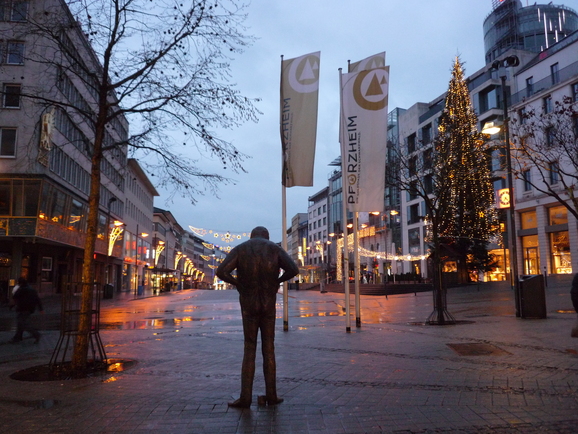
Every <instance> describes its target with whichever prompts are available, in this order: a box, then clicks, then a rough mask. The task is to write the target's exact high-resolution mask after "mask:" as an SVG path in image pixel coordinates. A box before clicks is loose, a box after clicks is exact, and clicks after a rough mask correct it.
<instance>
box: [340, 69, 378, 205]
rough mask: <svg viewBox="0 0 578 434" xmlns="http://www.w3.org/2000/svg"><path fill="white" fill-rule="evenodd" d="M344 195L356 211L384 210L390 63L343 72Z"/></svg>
mask: <svg viewBox="0 0 578 434" xmlns="http://www.w3.org/2000/svg"><path fill="white" fill-rule="evenodd" d="M341 83H342V89H341V93H342V107H341V117H342V119H341V138H340V142H341V158H342V167H343V171H344V173H343V199H344V200H345V201H346V203H347V208H348V209H349V211H352V212H355V211H357V212H363V211H367V212H372V211H383V208H384V187H385V163H386V155H387V105H388V92H389V66H385V67H381V68H374V69H370V70H364V71H360V72H353V73H349V74H343V75H342V77H341Z"/></svg>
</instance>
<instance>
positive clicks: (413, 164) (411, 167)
mask: <svg viewBox="0 0 578 434" xmlns="http://www.w3.org/2000/svg"><path fill="white" fill-rule="evenodd" d="M407 170H408V172H409V176H410V177H412V176H415V175H416V174H417V156H414V157H411V158H410V159H409V161H408V168H407Z"/></svg>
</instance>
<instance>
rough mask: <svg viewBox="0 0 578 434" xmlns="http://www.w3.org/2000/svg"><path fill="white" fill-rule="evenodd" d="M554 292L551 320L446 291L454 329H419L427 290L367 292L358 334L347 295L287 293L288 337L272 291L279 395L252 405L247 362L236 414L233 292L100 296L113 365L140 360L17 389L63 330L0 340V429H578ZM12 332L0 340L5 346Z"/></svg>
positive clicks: (489, 295)
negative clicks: (348, 316) (243, 400)
mask: <svg viewBox="0 0 578 434" xmlns="http://www.w3.org/2000/svg"><path fill="white" fill-rule="evenodd" d="M551 280H552V279H549V282H550V281H551ZM565 285H566V283H565V282H561V283H560V285H559V286H551V287H550V288H548V319H546V320H522V319H519V318H516V317H515V314H514V311H513V305H514V304H513V297H512V294H511V291H510V290H509V288H507V287H505V286H503V285H502V286H500V285H497V284H492V285H482V286H481V287H480V288H479V290H478V288H477V287H472V288H461V289H455V290H451V291H450V293H449V294H448V304H449V310H450V312H451V313H452V314H453V315H454V316H455V317H456V319H458V320H459V321H464V323H458V324H456V325H452V326H426V325H423V323H422V324H419V323H420V321H424V320H425V319H426V318H427V317H428V315H429V314H430V313H431V311H432V297H431V294H430V293H418V294H417V295H414V294H407V295H398V296H391V295H390V296H388V297H387V299H386V298H385V297H383V296H381V297H380V296H362V306H361V318H362V326H361V327H360V328H357V327H352V330H351V332H350V333H347V332H346V328H345V317H344V316H343V311H344V310H343V306H344V299H343V294H335V293H326V294H320V293H319V292H313V291H291V292H290V293H289V296H290V297H289V312H290V314H289V331H287V332H283V331H282V318H281V315H282V297H281V296H279V299H278V300H279V304H278V314H279V318H278V323H277V335H276V354H277V377H278V391H279V395H280V396H281V397H283V398H284V399H285V401H284V402H283V403H282V404H280V405H278V406H275V407H268V406H259V405H257V395H258V394H261V393H262V392H263V390H264V384H263V379H262V371H261V370H262V366H261V364H260V363H259V357H258V358H257V361H258V366H257V371H256V377H255V389H254V395H255V396H254V400H253V401H254V402H253V405H252V406H251V408H250V409H247V410H238V409H232V408H229V407H228V406H227V402H229V401H232V400H233V399H236V398H237V397H238V393H239V389H240V370H241V359H242V354H243V334H242V325H241V315H240V311H239V308H238V302H237V299H238V297H237V294H236V293H235V291H182V292H178V293H169V294H165V295H163V296H160V297H152V298H143V299H137V300H132V299H130V298H128V299H125V300H120V299H113V300H107V301H106V302H104V301H103V312H102V320H103V323H104V324H110V325H118V324H120V325H121V326H119V327H112V326H111V327H105V328H104V329H103V330H102V331H101V337H102V340H103V343H104V344H105V349H106V351H107V354H108V356H109V357H111V358H118V359H127V360H134V361H135V362H137V363H136V365H135V366H133V367H131V368H130V369H127V370H124V371H121V372H111V373H109V374H108V375H106V376H105V377H104V378H87V379H82V380H72V381H60V382H22V381H16V380H13V379H11V378H10V377H9V376H10V374H12V373H14V372H16V371H18V370H21V369H25V368H27V367H31V366H38V365H40V364H42V363H46V362H47V361H48V360H49V358H50V354H51V351H52V348H53V346H54V344H55V343H56V341H57V339H58V333H57V332H54V331H46V332H44V333H43V340H42V341H41V343H40V344H39V345H38V346H34V345H32V344H30V345H28V342H24V343H22V344H20V345H2V344H0V376H1V377H2V380H1V381H0V411H1V412H2V415H3V417H2V424H1V425H0V433H4V432H6V433H8V432H10V433H14V432H18V433H28V432H30V433H32V432H34V433H36V432H39V433H56V432H58V433H80V432H84V433H128V432H134V433H144V432H151V433H152V432H175V433H381V432H383V433H389V432H391V433H538V432H543V431H547V432H559V433H571V432H577V431H578V428H577V427H578V355H577V350H578V339H572V338H570V333H569V331H570V329H571V327H572V324H573V322H574V321H575V316H574V315H571V314H567V313H564V312H565V311H567V310H569V309H570V308H571V303H570V300H569V297H565V296H564V294H565V292H566V291H567V286H565ZM568 285H569V284H568ZM353 300H354V297H353V296H352V301H353ZM352 312H354V309H353V304H352ZM0 316H2V315H0ZM352 324H353V325H354V324H355V321H354V318H352ZM9 337H10V332H0V343H1V342H4V341H6V340H8V339H9ZM41 402H46V403H50V402H52V403H53V404H52V405H51V406H50V407H49V406H48V405H35V404H34V403H41ZM23 403H30V405H24V404H23Z"/></svg>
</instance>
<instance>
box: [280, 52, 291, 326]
mask: <svg viewBox="0 0 578 434" xmlns="http://www.w3.org/2000/svg"><path fill="white" fill-rule="evenodd" d="M279 83H280V86H281V89H282V88H283V55H281V80H280V81H279ZM284 152H285V149H284V148H283V146H282V147H281V171H282V172H283V173H282V175H281V178H282V180H283V182H282V183H281V184H282V190H283V191H282V193H281V197H282V201H281V202H282V203H281V212H282V214H283V217H282V219H281V221H282V225H281V228H282V231H283V236H282V241H281V247H283V249H284V250H285V251H287V186H286V182H287V174H286V173H285V155H284ZM288 303H289V282H287V281H285V282H283V331H285V332H286V331H289V304H288Z"/></svg>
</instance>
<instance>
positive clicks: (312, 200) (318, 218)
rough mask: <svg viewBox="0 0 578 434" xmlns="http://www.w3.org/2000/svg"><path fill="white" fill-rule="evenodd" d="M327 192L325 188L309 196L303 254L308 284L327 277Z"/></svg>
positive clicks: (327, 188)
mask: <svg viewBox="0 0 578 434" xmlns="http://www.w3.org/2000/svg"><path fill="white" fill-rule="evenodd" d="M328 191H329V187H325V188H323V189H321V190H320V191H318V192H317V193H315V194H314V195H312V196H309V208H308V210H307V221H308V235H307V246H306V252H305V263H306V265H305V268H306V269H307V270H308V275H307V277H305V276H304V277H305V278H306V280H307V281H308V282H320V281H322V280H324V279H326V277H327V270H328V266H327V264H328V263H329V257H328V253H329V249H328V246H329V244H328V241H329V237H328V234H329V231H328V228H329V221H328V216H329V212H328Z"/></svg>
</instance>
